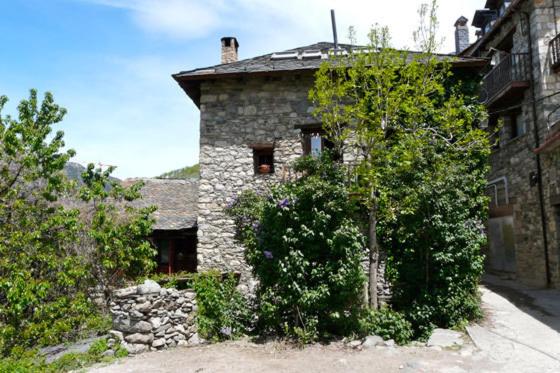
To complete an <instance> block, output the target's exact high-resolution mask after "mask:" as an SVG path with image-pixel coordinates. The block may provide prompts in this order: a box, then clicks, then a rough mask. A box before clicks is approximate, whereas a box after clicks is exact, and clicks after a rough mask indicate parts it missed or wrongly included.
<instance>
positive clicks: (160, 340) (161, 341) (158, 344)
mask: <svg viewBox="0 0 560 373" xmlns="http://www.w3.org/2000/svg"><path fill="white" fill-rule="evenodd" d="M163 346H165V338H158V339H156V340H154V341H153V342H152V347H156V348H157V347H163Z"/></svg>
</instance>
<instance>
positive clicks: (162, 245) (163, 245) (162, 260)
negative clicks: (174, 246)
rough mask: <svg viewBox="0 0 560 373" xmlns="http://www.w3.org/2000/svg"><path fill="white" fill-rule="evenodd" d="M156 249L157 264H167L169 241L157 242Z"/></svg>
mask: <svg viewBox="0 0 560 373" xmlns="http://www.w3.org/2000/svg"><path fill="white" fill-rule="evenodd" d="M157 248H158V256H159V258H158V262H159V264H169V241H168V240H159V242H158V243H157Z"/></svg>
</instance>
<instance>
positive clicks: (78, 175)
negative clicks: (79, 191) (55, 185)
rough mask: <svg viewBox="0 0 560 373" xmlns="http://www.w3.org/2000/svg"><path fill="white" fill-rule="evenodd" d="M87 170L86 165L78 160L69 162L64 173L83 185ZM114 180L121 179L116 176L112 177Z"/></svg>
mask: <svg viewBox="0 0 560 373" xmlns="http://www.w3.org/2000/svg"><path fill="white" fill-rule="evenodd" d="M85 170H86V168H85V167H84V166H82V165H81V164H79V163H76V162H68V163H66V165H65V166H64V173H65V174H66V176H67V177H68V178H69V179H70V180H75V181H77V182H78V185H82V184H83V181H82V173H83V172H84V171H85ZM110 179H111V180H113V181H119V179H118V178H116V177H112V176H111V177H110Z"/></svg>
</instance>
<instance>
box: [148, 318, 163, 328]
mask: <svg viewBox="0 0 560 373" xmlns="http://www.w3.org/2000/svg"><path fill="white" fill-rule="evenodd" d="M150 324H152V328H154V329H157V328H159V327H160V326H161V319H160V318H159V317H154V318H151V319H150Z"/></svg>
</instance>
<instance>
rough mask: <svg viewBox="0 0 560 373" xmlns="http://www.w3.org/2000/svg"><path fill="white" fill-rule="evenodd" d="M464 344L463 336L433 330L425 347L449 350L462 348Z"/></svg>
mask: <svg viewBox="0 0 560 373" xmlns="http://www.w3.org/2000/svg"><path fill="white" fill-rule="evenodd" d="M463 344H464V340H463V334H462V333H459V332H456V331H454V330H449V329H435V330H434V332H433V333H432V335H431V336H430V339H428V343H427V344H426V346H428V347H441V348H449V347H454V346H462V345H463Z"/></svg>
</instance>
